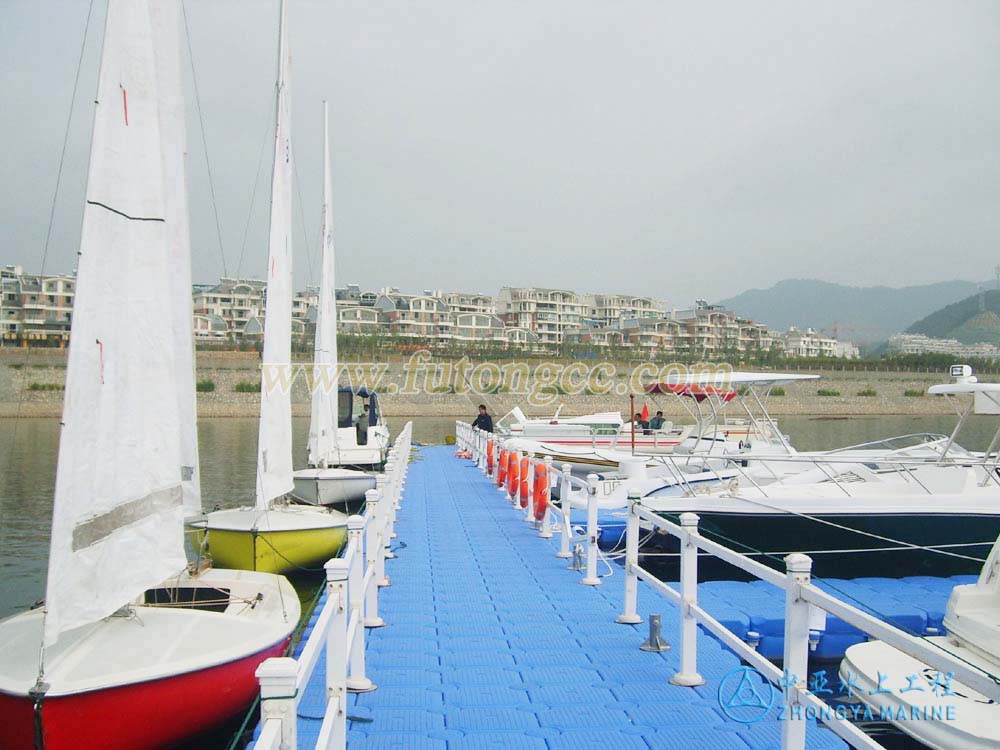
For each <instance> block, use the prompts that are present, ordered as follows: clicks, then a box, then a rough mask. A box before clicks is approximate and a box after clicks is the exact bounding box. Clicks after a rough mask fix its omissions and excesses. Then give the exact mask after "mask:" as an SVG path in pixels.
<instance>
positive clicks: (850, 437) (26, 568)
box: [0, 414, 997, 617]
mask: <svg viewBox="0 0 1000 750" xmlns="http://www.w3.org/2000/svg"><path fill="white" fill-rule="evenodd" d="M461 417H462V418H464V419H468V418H469V415H465V414H463V415H461ZM404 422H405V418H403V417H397V418H394V419H390V428H392V429H393V431H395V430H398V429H399V428H400V427H402V425H403V424H404ZM954 423H955V420H954V419H951V418H949V417H909V416H904V417H870V418H850V419H830V418H814V417H785V418H783V419H781V420H780V426H781V429H782V430H783V431H784V432H786V433H787V434H788V435H789V436H790V437H791V439H792V442H793V444H794V445H795V446H796V447H797V448H799V449H801V450H827V449H830V448H836V447H841V446H845V445H850V444H854V443H860V442H864V441H869V440H876V439H879V438H884V437H890V436H893V435H901V434H907V433H916V432H939V433H947V432H950V430H951V429H952V427H953V426H954ZM454 425H455V418H454V417H415V418H413V428H414V435H413V436H414V440H415V441H417V442H421V443H442V442H444V439H445V436H446V435H449V434H452V433H454ZM198 427H199V436H198V437H199V445H200V455H201V477H202V493H203V498H204V506H205V508H206V509H209V510H211V509H214V508H216V507H220V508H227V507H234V506H238V505H243V504H247V503H252V502H253V495H254V477H255V462H256V450H257V420H256V419H251V418H246V419H239V418H233V419H220V418H216V419H203V420H201V421H200V422H199V426H198ZM996 427H997V421H996V419H993V418H989V417H974V418H972V419H971V420H970V423H969V425H968V427H967V428H966V430H965V432H964V433H963V435H962V437H961V439H960V442H961V444H962V445H964V446H966V447H968V448H970V449H975V450H983V449H985V447H986V446H987V444H988V443H989V440H990V438H991V437H992V435H993V430H995V429H996ZM307 430H308V419H307V418H305V417H302V418H297V419H295V420H294V440H295V465H296V468H299V467H301V466H304V464H305V460H306V455H305V443H306V433H307ZM58 444H59V421H58V420H57V419H17V420H14V419H10V420H0V480H2V481H0V617H4V616H7V615H9V614H12V613H14V612H17V611H20V610H22V609H24V608H26V607H29V606H30V605H31V604H32V603H34V602H36V601H38V600H39V599H41V598H42V597H43V596H44V589H45V566H46V561H47V557H48V537H49V527H50V524H51V518H52V492H53V487H54V485H55V468H56V452H57V449H58Z"/></svg>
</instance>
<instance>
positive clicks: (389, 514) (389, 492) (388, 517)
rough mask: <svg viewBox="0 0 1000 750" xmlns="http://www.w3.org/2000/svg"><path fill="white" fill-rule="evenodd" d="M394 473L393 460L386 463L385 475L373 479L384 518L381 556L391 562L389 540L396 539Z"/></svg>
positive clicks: (391, 555)
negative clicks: (379, 495) (383, 547)
mask: <svg viewBox="0 0 1000 750" xmlns="http://www.w3.org/2000/svg"><path fill="white" fill-rule="evenodd" d="M396 472H397V469H396V462H395V460H394V459H393V460H390V461H388V462H386V465H385V473H384V474H380V475H378V476H377V477H375V489H377V490H380V491H381V492H382V513H383V515H384V518H385V521H384V525H385V534H384V535H383V538H382V540H383V542H384V543H385V545H384V546H385V552H384V555H383V556H384V557H385V559H386V560H391V559H393V558H394V557H395V555H394V554H392V550H391V549H390V548H389V547H390V544H391V540H393V539H395V538H396V532H395V531H394V530H393V529H394V527H395V525H396V497H397V496H398V490H397V489H396V482H395V481H394V477H395V476H396ZM380 480H381V483H380Z"/></svg>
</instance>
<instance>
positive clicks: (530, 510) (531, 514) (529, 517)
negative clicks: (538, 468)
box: [524, 451, 535, 523]
mask: <svg viewBox="0 0 1000 750" xmlns="http://www.w3.org/2000/svg"><path fill="white" fill-rule="evenodd" d="M526 479H527V481H528V504H527V506H526V507H525V509H524V520H525V522H526V523H533V522H534V520H535V452H534V451H528V476H527V477H526Z"/></svg>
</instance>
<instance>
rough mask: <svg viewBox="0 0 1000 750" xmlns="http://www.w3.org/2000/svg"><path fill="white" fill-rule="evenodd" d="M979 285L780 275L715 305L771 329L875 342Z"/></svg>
mask: <svg viewBox="0 0 1000 750" xmlns="http://www.w3.org/2000/svg"><path fill="white" fill-rule="evenodd" d="M978 287H979V284H976V283H975V282H972V281H962V280H952V281H941V282H936V283H933V284H921V285H914V286H905V287H889V286H868V287H863V286H848V285H844V284H837V283H834V282H829V281H820V280H818V279H784V280H782V281H779V282H777V283H775V284H774V285H773V286H771V287H769V288H767V289H748V290H746V291H744V292H741V293H740V294H737V295H735V296H733V297H729V298H727V299H724V300H721V301H720V302H719V303H718V304H720V305H723V306H725V307H727V308H728V309H730V310H733V311H734V312H736V313H737V314H739V315H744V316H746V317H749V318H752V319H753V320H756V321H758V322H761V323H766V324H767V325H769V326H771V327H772V328H774V329H776V330H782V331H783V330H786V329H787V328H788V327H789V326H793V325H794V326H797V327H798V328H816V329H819V330H824V331H826V332H827V333H830V334H835V335H837V336H838V338H842V339H846V340H851V341H853V342H855V343H859V344H875V343H878V342H882V341H885V340H886V339H887V338H889V336H891V335H893V334H895V333H899V332H901V331H904V330H907V329H909V328H910V327H911V326H913V325H915V324H916V323H915V321H916V322H919V321H922V320H924V319H925V318H927V317H928V316H930V315H931V314H933V313H934V312H936V311H938V310H940V309H942V308H943V307H946V306H948V305H950V304H953V303H956V302H959V301H962V300H964V299H966V298H968V297H969V296H970V295H975V294H976V293H977V291H978Z"/></svg>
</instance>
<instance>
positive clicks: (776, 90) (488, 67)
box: [0, 0, 1000, 304]
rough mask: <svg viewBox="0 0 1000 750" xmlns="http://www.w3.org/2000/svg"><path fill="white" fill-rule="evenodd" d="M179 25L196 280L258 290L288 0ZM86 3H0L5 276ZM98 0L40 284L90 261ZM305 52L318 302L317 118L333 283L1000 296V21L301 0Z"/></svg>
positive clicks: (213, 6)
mask: <svg viewBox="0 0 1000 750" xmlns="http://www.w3.org/2000/svg"><path fill="white" fill-rule="evenodd" d="M186 4H187V16H188V22H189V26H190V32H191V33H190V37H191V38H190V42H191V46H192V49H193V54H194V68H195V72H196V75H197V79H198V86H199V89H200V94H201V107H202V113H203V117H204V127H205V134H206V138H207V142H208V156H209V159H210V161H211V167H212V173H213V176H214V180H215V190H216V197H217V207H218V214H219V220H220V224H221V230H222V245H223V247H222V252H220V248H219V242H218V239H217V236H216V229H215V220H214V214H213V210H212V202H211V197H210V194H209V190H208V180H207V176H206V175H207V170H206V158H205V150H204V149H203V148H202V143H201V132H200V129H199V125H198V119H197V116H196V111H195V106H194V101H195V99H194V91H193V87H192V86H191V80H190V77H189V79H188V81H187V83H188V91H187V93H188V113H189V132H188V140H189V145H190V159H189V173H190V197H191V212H192V224H193V225H192V233H193V246H194V275H195V279H196V280H197V281H213V280H215V279H216V278H217V277H218V276H219V275H220V274H221V273H222V271H223V257H224V258H225V265H226V268H227V270H228V272H229V274H231V275H232V274H235V273H237V272H239V273H241V274H243V275H260V274H261V273H262V270H263V268H264V265H265V257H266V228H267V220H266V217H267V196H268V190H269V179H270V165H269V163H268V161H267V159H268V156H267V154H266V149H265V157H264V163H263V165H262V166H261V169H260V173H259V180H258V182H257V195H256V201H255V203H254V205H253V207H252V208H251V194H252V192H253V189H254V183H255V175H257V173H258V172H257V170H258V164H259V163H260V161H259V157H260V154H261V152H262V145H264V144H265V143H266V142H267V139H269V138H270V137H271V135H270V132H269V131H270V128H271V118H272V116H273V108H274V107H273V87H274V77H275V64H276V63H275V59H276V40H277V8H278V4H277V0H186ZM87 5H88V1H87V0H0V60H2V64H0V102H2V115H0V142H2V143H3V144H4V146H3V151H4V153H3V155H2V157H0V193H2V200H0V228H2V231H3V240H4V244H3V252H2V259H0V260H2V262H4V263H21V264H23V265H24V266H25V267H26V269H27V270H30V271H38V270H40V268H41V264H42V248H43V246H44V243H45V229H46V226H47V223H48V216H49V211H50V209H51V206H52V192H53V188H54V185H55V179H56V174H57V166H58V161H59V152H60V148H61V145H62V141H63V134H64V132H65V127H66V118H67V115H68V113H69V107H70V98H71V92H72V86H73V78H74V75H75V72H76V68H77V57H78V55H79V51H80V44H81V42H82V40H83V29H84V20H85V18H86V15H87ZM105 6H106V0H94V16H93V18H92V19H91V26H90V33H89V35H88V38H87V46H86V50H85V57H84V59H85V64H84V67H83V69H82V71H81V77H80V88H79V92H78V95H77V97H76V109H75V112H74V115H73V120H72V123H71V126H70V138H69V146H68V152H67V159H66V167H65V169H64V173H63V182H62V187H61V189H60V195H59V200H58V202H57V204H56V211H55V226H54V231H53V236H52V241H51V243H50V250H49V253H48V258H47V260H46V263H45V270H46V271H47V272H58V271H67V270H70V269H72V267H73V264H74V256H75V253H76V250H77V245H78V243H79V231H80V217H81V210H82V209H81V207H82V204H83V190H84V184H85V172H86V163H87V155H88V149H89V140H90V127H91V119H92V114H93V104H92V100H93V96H94V91H95V87H96V75H97V59H98V55H99V47H100V42H101V37H102V36H103V21H104V14H105ZM289 37H290V44H291V48H292V55H293V62H292V66H293V70H292V85H293V91H292V93H293V103H292V106H293V123H292V132H293V136H292V137H293V149H294V154H295V161H296V165H297V172H298V189H299V190H300V192H301V198H302V199H303V200H302V203H299V195H295V196H294V201H295V206H294V207H293V210H294V211H295V216H296V232H297V234H296V239H297V240H298V243H297V245H296V248H295V252H296V264H295V269H296V283H297V284H298V285H303V284H305V283H308V282H310V281H311V280H313V279H314V278H315V271H316V269H318V260H317V259H316V255H317V251H316V245H317V234H318V222H319V211H320V186H321V143H322V140H321V138H322V135H321V130H322V119H321V118H322V105H321V102H322V100H323V99H324V98H325V99H328V100H329V102H330V108H331V139H332V152H333V171H334V212H335V218H336V227H335V240H336V246H337V251H338V259H337V267H338V271H337V273H338V280H339V281H340V282H341V283H344V282H349V281H350V282H358V283H360V284H362V285H363V286H368V287H375V286H382V285H397V286H400V287H402V288H404V289H412V290H419V289H424V288H434V289H437V288H445V289H452V288H454V289H468V290H477V291H484V292H488V293H494V292H495V291H496V290H497V289H498V288H499V287H500V286H501V285H504V284H512V285H538V286H556V287H566V288H571V289H577V290H581V291H598V290H605V291H624V292H635V293H642V294H650V295H655V296H659V297H663V298H666V299H667V300H669V301H670V302H672V303H675V304H685V303H688V302H690V301H691V299H693V298H694V297H696V296H699V297H700V296H704V297H708V298H710V299H715V298H721V297H724V296H728V295H730V294H733V293H736V292H739V291H742V290H744V289H746V288H749V287H761V286H769V285H770V284H771V283H773V282H774V281H777V280H780V279H783V278H789V277H815V278H820V279H824V280H828V281H837V282H842V283H852V284H863V285H869V284H888V285H890V286H902V285H907V284H916V283H929V282H933V281H939V280H946V279H953V278H965V279H972V280H979V279H983V278H987V277H989V276H991V274H992V268H993V265H994V264H995V263H997V262H1000V95H998V92H1000V3H998V2H995V0H984V1H983V2H959V1H954V0H951V1H948V2H942V1H941V0H935V1H934V2H916V1H914V0H904V1H899V2H886V1H883V0H880V1H879V2H867V1H865V2H849V1H846V0H835V1H833V2H828V3H820V2H801V1H800V0H793V1H791V2H775V1H768V2H738V1H736V0H733V1H732V2H688V3H679V2H665V1H663V0H495V1H494V0H489V1H487V0H424V1H423V2H414V1H413V0H408V1H407V2H402V1H400V0H391V1H390V0H354V1H350V2H349V1H347V0H333V1H331V0H289ZM184 58H185V61H187V60H188V55H187V52H186V51H185V53H184ZM248 216H249V217H250V221H249V223H248ZM300 217H301V218H300ZM244 236H246V242H245V248H244ZM223 253H224V256H223ZM241 256H242V262H241V261H240V258H241Z"/></svg>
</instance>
